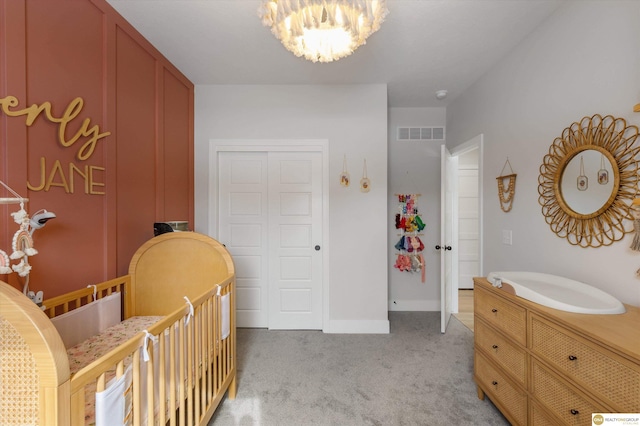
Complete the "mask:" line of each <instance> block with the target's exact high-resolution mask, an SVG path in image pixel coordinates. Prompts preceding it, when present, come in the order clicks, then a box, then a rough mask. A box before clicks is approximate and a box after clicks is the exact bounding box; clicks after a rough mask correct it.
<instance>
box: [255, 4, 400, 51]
mask: <svg viewBox="0 0 640 426" xmlns="http://www.w3.org/2000/svg"><path fill="white" fill-rule="evenodd" d="M387 13H388V10H387V8H386V0H262V4H261V5H260V9H259V10H258V15H259V16H260V18H261V19H262V23H263V24H264V25H265V26H268V27H271V32H272V33H273V34H274V35H275V36H276V38H277V39H278V40H280V41H281V42H282V44H283V45H284V47H285V48H286V49H287V50H289V51H290V52H292V53H293V54H294V55H296V56H298V57H300V56H303V57H304V58H305V59H308V60H310V61H312V62H331V61H336V60H338V59H340V58H344V57H345V56H349V55H350V54H352V53H353V52H354V50H356V49H357V48H358V47H359V46H361V45H363V44H365V43H366V40H367V38H368V37H369V36H370V35H371V34H373V33H374V32H376V31H377V30H378V29H379V28H380V24H382V22H383V21H384V18H385V16H386V15H387Z"/></svg>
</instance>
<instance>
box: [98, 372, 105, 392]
mask: <svg viewBox="0 0 640 426" xmlns="http://www.w3.org/2000/svg"><path fill="white" fill-rule="evenodd" d="M104 385H105V374H104V373H102V374H101V375H99V376H98V383H97V385H96V392H102V391H104V387H105V386H104Z"/></svg>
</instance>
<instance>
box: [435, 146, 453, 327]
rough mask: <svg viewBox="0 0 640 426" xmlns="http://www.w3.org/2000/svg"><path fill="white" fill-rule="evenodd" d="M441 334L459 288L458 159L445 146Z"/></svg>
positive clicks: (442, 197)
mask: <svg viewBox="0 0 640 426" xmlns="http://www.w3.org/2000/svg"><path fill="white" fill-rule="evenodd" d="M440 167H441V169H440V175H441V176H440V179H441V189H440V191H441V192H440V203H441V204H440V245H439V246H438V247H439V248H440V331H441V332H442V333H445V332H446V331H447V325H448V324H449V319H450V318H451V312H452V304H453V302H452V299H453V287H454V283H455V286H456V288H457V273H458V270H457V268H456V269H454V268H452V265H453V264H457V263H458V259H457V247H452V243H453V241H457V230H458V228H457V223H458V221H457V211H458V210H457V196H456V193H457V180H456V172H457V167H458V165H457V157H452V156H451V153H450V152H449V150H448V149H447V147H446V146H445V145H442V148H441V158H440Z"/></svg>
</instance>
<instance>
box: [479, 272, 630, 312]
mask: <svg viewBox="0 0 640 426" xmlns="http://www.w3.org/2000/svg"><path fill="white" fill-rule="evenodd" d="M487 280H489V282H490V283H491V284H493V285H494V286H498V287H499V286H500V284H499V283H500V282H501V283H502V284H504V283H506V284H509V285H510V286H511V287H513V289H514V290H515V294H516V296H519V297H522V298H523V299H527V300H530V301H532V302H535V303H539V304H541V305H544V306H548V307H550V308H554V309H559V310H561V311H567V312H576V313H579V314H623V313H625V312H626V309H625V307H624V305H623V304H622V303H621V302H620V301H619V300H618V299H616V298H615V297H613V296H611V295H610V294H608V293H605V292H604V291H602V290H600V289H598V288H595V287H593V286H591V285H589V284H585V283H583V282H580V281H574V280H570V279H568V278H564V277H559V276H557V275H550V274H542V273H538V272H517V271H503V272H491V273H490V274H489V275H488V276H487Z"/></svg>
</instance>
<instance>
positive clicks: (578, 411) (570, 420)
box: [531, 359, 604, 426]
mask: <svg viewBox="0 0 640 426" xmlns="http://www.w3.org/2000/svg"><path fill="white" fill-rule="evenodd" d="M531 369H532V371H531V384H532V387H531V388H532V394H533V397H534V398H535V399H536V400H537V401H539V402H540V403H541V404H542V405H544V406H545V407H546V408H547V410H549V411H551V412H552V413H553V414H555V415H556V416H558V418H560V419H561V420H562V422H563V424H567V425H587V426H590V425H591V413H600V412H602V411H604V410H603V408H602V407H598V406H596V405H595V404H593V403H592V402H591V401H589V400H587V399H585V398H583V397H582V396H581V395H579V394H578V393H576V392H574V391H573V390H572V389H571V388H570V387H569V386H567V385H566V384H564V383H563V382H562V381H561V380H559V379H558V378H556V377H555V376H554V375H553V374H552V373H550V372H549V371H547V369H545V368H544V367H543V366H542V365H541V364H540V363H539V362H538V361H537V360H536V359H532V360H531Z"/></svg>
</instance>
